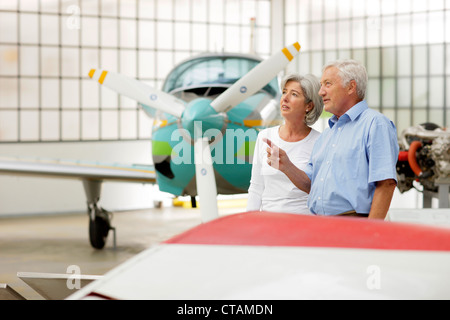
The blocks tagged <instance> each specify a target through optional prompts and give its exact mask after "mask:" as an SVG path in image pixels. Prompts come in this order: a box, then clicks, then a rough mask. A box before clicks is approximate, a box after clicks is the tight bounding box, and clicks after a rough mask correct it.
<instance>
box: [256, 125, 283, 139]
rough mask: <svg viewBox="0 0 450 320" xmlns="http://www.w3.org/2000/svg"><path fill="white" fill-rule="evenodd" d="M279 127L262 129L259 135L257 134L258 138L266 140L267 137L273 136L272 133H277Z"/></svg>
mask: <svg viewBox="0 0 450 320" xmlns="http://www.w3.org/2000/svg"><path fill="white" fill-rule="evenodd" d="M279 127H280V126H275V127H268V128H265V129H262V130H261V131H260V132H259V133H258V137H260V138H267V137H271V136H273V135H274V133H278V128H279Z"/></svg>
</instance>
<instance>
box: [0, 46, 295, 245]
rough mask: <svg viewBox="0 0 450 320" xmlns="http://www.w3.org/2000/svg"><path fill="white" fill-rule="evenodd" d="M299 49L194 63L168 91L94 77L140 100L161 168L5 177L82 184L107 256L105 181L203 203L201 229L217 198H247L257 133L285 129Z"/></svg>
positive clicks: (8, 166) (42, 165)
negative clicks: (284, 103) (284, 94)
mask: <svg viewBox="0 0 450 320" xmlns="http://www.w3.org/2000/svg"><path fill="white" fill-rule="evenodd" d="M300 49H301V47H300V45H299V43H298V42H296V43H294V44H292V45H290V46H287V47H285V48H283V49H282V50H280V51H279V52H277V53H275V54H274V55H273V56H271V57H270V58H268V59H266V60H262V59H260V58H259V57H256V56H254V55H246V54H204V55H200V56H197V57H193V58H190V59H188V60H186V61H184V62H182V63H180V64H179V65H177V66H176V67H175V68H174V69H173V70H172V71H171V72H170V73H169V75H168V77H167V79H166V80H165V82H164V85H163V89H162V90H157V89H155V88H152V87H150V86H148V85H147V84H145V83H143V82H142V81H138V80H136V79H132V78H129V77H126V76H124V75H121V74H117V73H114V72H109V71H107V70H99V69H91V70H90V72H89V77H90V78H91V79H93V80H95V81H97V82H98V83H99V84H100V85H103V86H105V87H108V88H109V89H111V90H113V91H116V92H117V93H119V94H121V95H124V96H127V97H129V98H131V99H134V100H136V101H137V102H139V104H140V105H141V107H142V108H143V110H144V111H145V112H146V114H148V115H149V116H150V117H151V118H153V119H155V120H154V124H153V133H152V156H153V162H154V165H152V166H150V165H137V164H131V165H124V164H118V163H109V164H105V163H99V162H85V161H70V160H53V159H32V158H2V157H0V174H9V175H10V174H18V175H38V176H46V177H58V178H70V179H80V180H82V182H83V187H84V190H85V194H86V198H87V205H88V215H89V239H90V243H91V245H92V247H94V248H96V249H102V248H104V246H105V244H106V239H107V237H108V233H109V231H110V230H112V231H114V237H115V228H114V227H112V226H111V221H110V213H109V212H108V211H106V210H105V209H103V208H101V207H100V206H99V205H98V203H99V201H100V196H101V186H102V183H103V182H104V181H122V182H137V183H151V184H158V187H159V189H160V190H161V191H164V192H168V193H171V194H173V195H175V196H182V195H185V196H191V199H193V200H194V199H195V196H197V195H198V196H199V198H200V199H201V201H202V203H201V206H200V210H201V216H202V221H203V222H208V221H210V220H213V219H215V218H217V216H218V209H217V194H239V193H247V191H248V186H249V183H250V176H251V160H252V152H253V148H254V145H255V142H256V137H257V133H258V131H259V130H261V129H264V128H266V127H268V126H272V125H275V124H278V123H280V121H281V117H280V112H279V108H278V100H279V88H278V82H277V79H278V78H277V76H278V74H279V73H280V72H281V71H283V69H284V68H285V67H286V66H287V65H288V64H289V63H290V62H291V61H292V60H293V59H294V58H295V57H296V56H297V55H298V54H299V52H300ZM193 204H194V205H195V201H193ZM114 239H115V238H114Z"/></svg>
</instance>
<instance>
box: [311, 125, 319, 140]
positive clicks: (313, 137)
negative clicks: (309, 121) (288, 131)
mask: <svg viewBox="0 0 450 320" xmlns="http://www.w3.org/2000/svg"><path fill="white" fill-rule="evenodd" d="M320 135H321V133H320V132H319V131H317V130H316V129H314V128H312V129H311V132H310V133H309V137H310V139H311V140H312V141H317V139H319V138H320Z"/></svg>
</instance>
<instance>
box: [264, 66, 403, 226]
mask: <svg viewBox="0 0 450 320" xmlns="http://www.w3.org/2000/svg"><path fill="white" fill-rule="evenodd" d="M367 81H368V80H367V72H366V69H365V67H364V66H362V65H361V64H359V63H358V62H356V61H353V60H344V61H336V62H333V63H330V64H328V65H326V66H325V67H324V69H323V75H322V79H321V88H320V91H319V94H320V96H321V97H322V99H323V102H324V107H325V110H326V111H328V112H330V113H332V114H333V116H332V117H331V118H330V120H329V126H330V127H329V128H326V129H325V130H324V132H323V133H322V135H321V136H320V138H319V139H318V140H317V142H316V144H315V146H314V149H313V151H312V154H311V159H310V162H309V164H308V166H307V168H306V169H305V171H302V170H300V169H298V168H297V167H295V165H293V164H292V162H291V161H290V160H289V158H288V156H287V155H286V153H285V152H284V151H283V150H281V149H279V148H278V147H277V146H276V145H274V144H273V143H272V142H271V141H270V140H266V142H267V144H268V145H269V147H268V148H267V152H268V160H267V161H268V163H269V165H271V166H272V167H275V168H277V169H279V170H281V171H282V172H283V173H284V174H286V176H287V177H288V178H289V179H290V180H291V181H292V182H293V183H294V184H295V185H296V186H297V187H298V188H299V189H301V190H303V191H305V192H307V193H309V198H308V206H309V208H310V211H311V212H312V213H314V214H316V215H350V216H361V217H367V216H368V217H369V218H373V219H384V218H385V217H386V214H387V212H388V210H389V206H390V203H391V200H392V196H393V193H394V190H395V187H396V183H397V181H396V179H397V174H396V163H397V158H398V151H399V147H398V142H397V132H396V128H395V126H394V124H393V123H392V121H390V120H389V119H388V118H386V117H385V116H384V115H382V114H380V113H379V112H376V111H374V110H371V109H369V108H368V105H367V102H366V101H365V100H364V98H365V93H366V88H367Z"/></svg>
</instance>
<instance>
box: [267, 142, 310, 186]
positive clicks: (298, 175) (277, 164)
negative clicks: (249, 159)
mask: <svg viewBox="0 0 450 320" xmlns="http://www.w3.org/2000/svg"><path fill="white" fill-rule="evenodd" d="M263 141H264V142H266V143H267V145H268V146H269V147H268V148H267V162H268V164H269V165H270V166H271V167H273V168H275V169H278V170H280V171H281V172H283V173H284V174H285V175H286V176H287V177H288V178H289V180H291V181H292V183H293V184H294V185H295V186H296V187H297V188H299V189H300V190H302V191H304V192H306V193H308V194H309V192H310V191H311V180H309V177H308V176H307V175H306V173H305V172H304V171H303V170H300V169H299V168H297V166H295V165H294V164H293V163H292V162H291V160H290V159H289V157H288V155H287V154H286V152H285V151H284V150H282V149H280V148H279V147H278V146H277V145H275V144H273V142H272V141H270V140H269V139H263Z"/></svg>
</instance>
